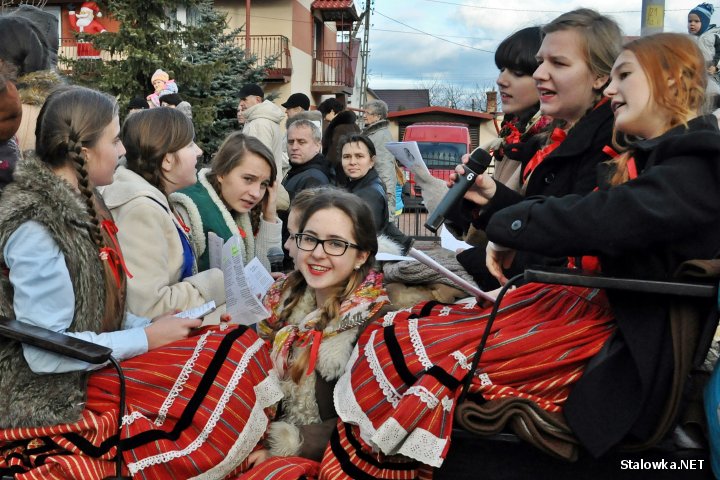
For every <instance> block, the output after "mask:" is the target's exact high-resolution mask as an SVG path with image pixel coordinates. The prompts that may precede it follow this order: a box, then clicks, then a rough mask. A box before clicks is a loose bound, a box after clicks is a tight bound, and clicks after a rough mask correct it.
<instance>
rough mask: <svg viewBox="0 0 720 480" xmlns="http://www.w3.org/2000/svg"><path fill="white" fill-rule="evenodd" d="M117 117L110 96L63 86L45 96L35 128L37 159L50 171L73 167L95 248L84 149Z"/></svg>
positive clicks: (98, 241)
mask: <svg viewBox="0 0 720 480" xmlns="http://www.w3.org/2000/svg"><path fill="white" fill-rule="evenodd" d="M117 115H118V104H117V102H116V101H115V99H114V98H112V97H110V96H109V95H106V94H104V93H101V92H98V91H96V90H91V89H89V88H84V87H77V86H63V87H60V88H58V89H57V90H55V91H54V92H53V93H51V94H50V96H48V98H47V101H46V102H45V104H44V105H43V106H42V108H41V109H40V113H39V115H38V120H37V124H36V126H35V138H36V140H35V142H36V143H35V152H36V153H37V155H38V157H39V158H40V160H41V161H42V162H43V163H45V164H47V165H48V166H49V167H50V168H59V167H63V166H66V165H69V164H71V165H72V167H73V168H74V170H75V174H76V176H77V181H78V188H79V190H80V193H81V195H82V196H83V199H84V201H85V204H86V206H87V209H88V212H89V213H90V218H91V226H90V227H89V233H90V237H91V238H92V240H93V242H94V243H95V245H97V246H98V248H100V247H101V246H102V244H103V239H102V234H101V232H100V221H99V219H98V215H97V212H96V210H95V203H94V194H93V189H94V185H92V182H91V180H90V178H89V176H88V171H87V166H86V162H87V158H86V156H85V153H84V151H83V148H92V147H93V146H95V144H96V143H97V142H98V140H99V139H100V137H101V136H102V134H103V131H104V130H105V128H106V127H107V126H108V125H109V124H110V122H112V120H113V118H114V117H115V116H117Z"/></svg>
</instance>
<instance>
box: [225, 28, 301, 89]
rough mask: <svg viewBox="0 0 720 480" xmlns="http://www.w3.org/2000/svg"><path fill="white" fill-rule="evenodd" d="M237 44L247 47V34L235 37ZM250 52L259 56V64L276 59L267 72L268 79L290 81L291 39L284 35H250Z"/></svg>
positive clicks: (239, 46) (243, 47)
mask: <svg viewBox="0 0 720 480" xmlns="http://www.w3.org/2000/svg"><path fill="white" fill-rule="evenodd" d="M235 45H236V46H237V47H238V48H242V49H245V36H244V35H238V36H237V37H235ZM250 54H251V55H254V56H256V57H257V65H264V64H265V62H266V61H268V60H270V59H275V61H274V63H273V64H272V66H271V67H270V68H268V70H267V72H266V79H267V80H271V81H272V80H275V81H277V80H279V81H283V82H289V81H290V76H291V75H292V59H291V57H290V41H289V40H288V38H287V37H285V36H283V35H250Z"/></svg>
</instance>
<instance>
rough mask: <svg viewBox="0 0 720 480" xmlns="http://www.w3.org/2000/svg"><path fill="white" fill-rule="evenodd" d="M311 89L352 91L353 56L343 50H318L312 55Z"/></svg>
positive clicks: (333, 91) (326, 91)
mask: <svg viewBox="0 0 720 480" xmlns="http://www.w3.org/2000/svg"><path fill="white" fill-rule="evenodd" d="M312 82H313V91H316V92H322V93H348V94H350V93H352V88H353V87H354V86H355V69H354V68H353V58H352V56H350V54H348V52H346V51H343V50H318V51H316V52H315V55H314V57H313V81H312Z"/></svg>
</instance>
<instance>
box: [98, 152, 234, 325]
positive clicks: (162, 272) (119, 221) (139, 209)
mask: <svg viewBox="0 0 720 480" xmlns="http://www.w3.org/2000/svg"><path fill="white" fill-rule="evenodd" d="M101 193H102V196H103V198H104V199H105V202H106V204H107V206H108V208H109V209H110V211H111V213H112V215H113V217H114V218H115V223H116V225H117V227H118V230H119V231H118V235H117V237H118V241H119V242H120V248H121V249H122V252H123V256H124V257H125V263H126V264H127V267H128V270H129V271H130V274H131V275H132V278H129V277H128V290H127V307H128V310H129V311H130V312H132V313H134V314H135V315H140V316H143V317H147V318H153V317H155V316H157V315H160V314H162V313H166V312H168V311H171V310H175V309H177V310H186V309H188V308H192V307H197V306H198V305H202V304H203V303H206V302H209V301H210V300H214V301H215V303H216V304H217V305H222V304H224V303H225V286H224V282H223V274H222V271H220V270H219V269H217V268H212V269H210V270H206V271H204V272H201V273H198V274H195V275H192V276H190V277H187V278H186V279H185V280H184V281H180V275H181V271H182V266H183V246H182V241H181V240H180V236H179V233H178V227H180V231H182V230H183V229H182V226H181V225H179V223H178V221H177V220H176V218H175V215H174V214H172V213H171V211H170V207H169V206H168V201H167V198H166V197H165V195H164V194H163V193H162V192H161V191H160V190H158V189H157V188H155V187H154V186H152V185H150V183H148V182H147V181H146V180H145V179H143V178H142V177H141V176H140V175H138V174H136V173H135V172H133V171H131V170H128V169H127V168H125V167H122V166H120V167H118V169H117V170H116V172H115V176H114V180H113V183H112V184H110V185H108V186H107V187H104V188H103V189H102V191H101ZM193 271H197V269H196V268H194V270H193Z"/></svg>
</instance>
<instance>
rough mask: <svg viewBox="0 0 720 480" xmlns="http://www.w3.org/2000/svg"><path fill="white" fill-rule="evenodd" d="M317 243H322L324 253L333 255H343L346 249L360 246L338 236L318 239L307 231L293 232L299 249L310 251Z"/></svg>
mask: <svg viewBox="0 0 720 480" xmlns="http://www.w3.org/2000/svg"><path fill="white" fill-rule="evenodd" d="M318 243H319V244H321V245H322V249H323V251H324V252H325V253H327V254H328V255H331V256H333V257H340V256H342V255H345V252H347V249H348V248H350V247H352V248H360V247H359V246H358V245H355V244H354V243H350V242H347V241H345V240H340V239H338V238H326V239H325V240H320V239H319V238H317V237H314V236H312V235H310V234H307V233H296V234H295V245H297V247H298V248H299V249H300V250H305V251H306V252H312V251H313V250H315V248H316V247H317V246H318Z"/></svg>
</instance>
